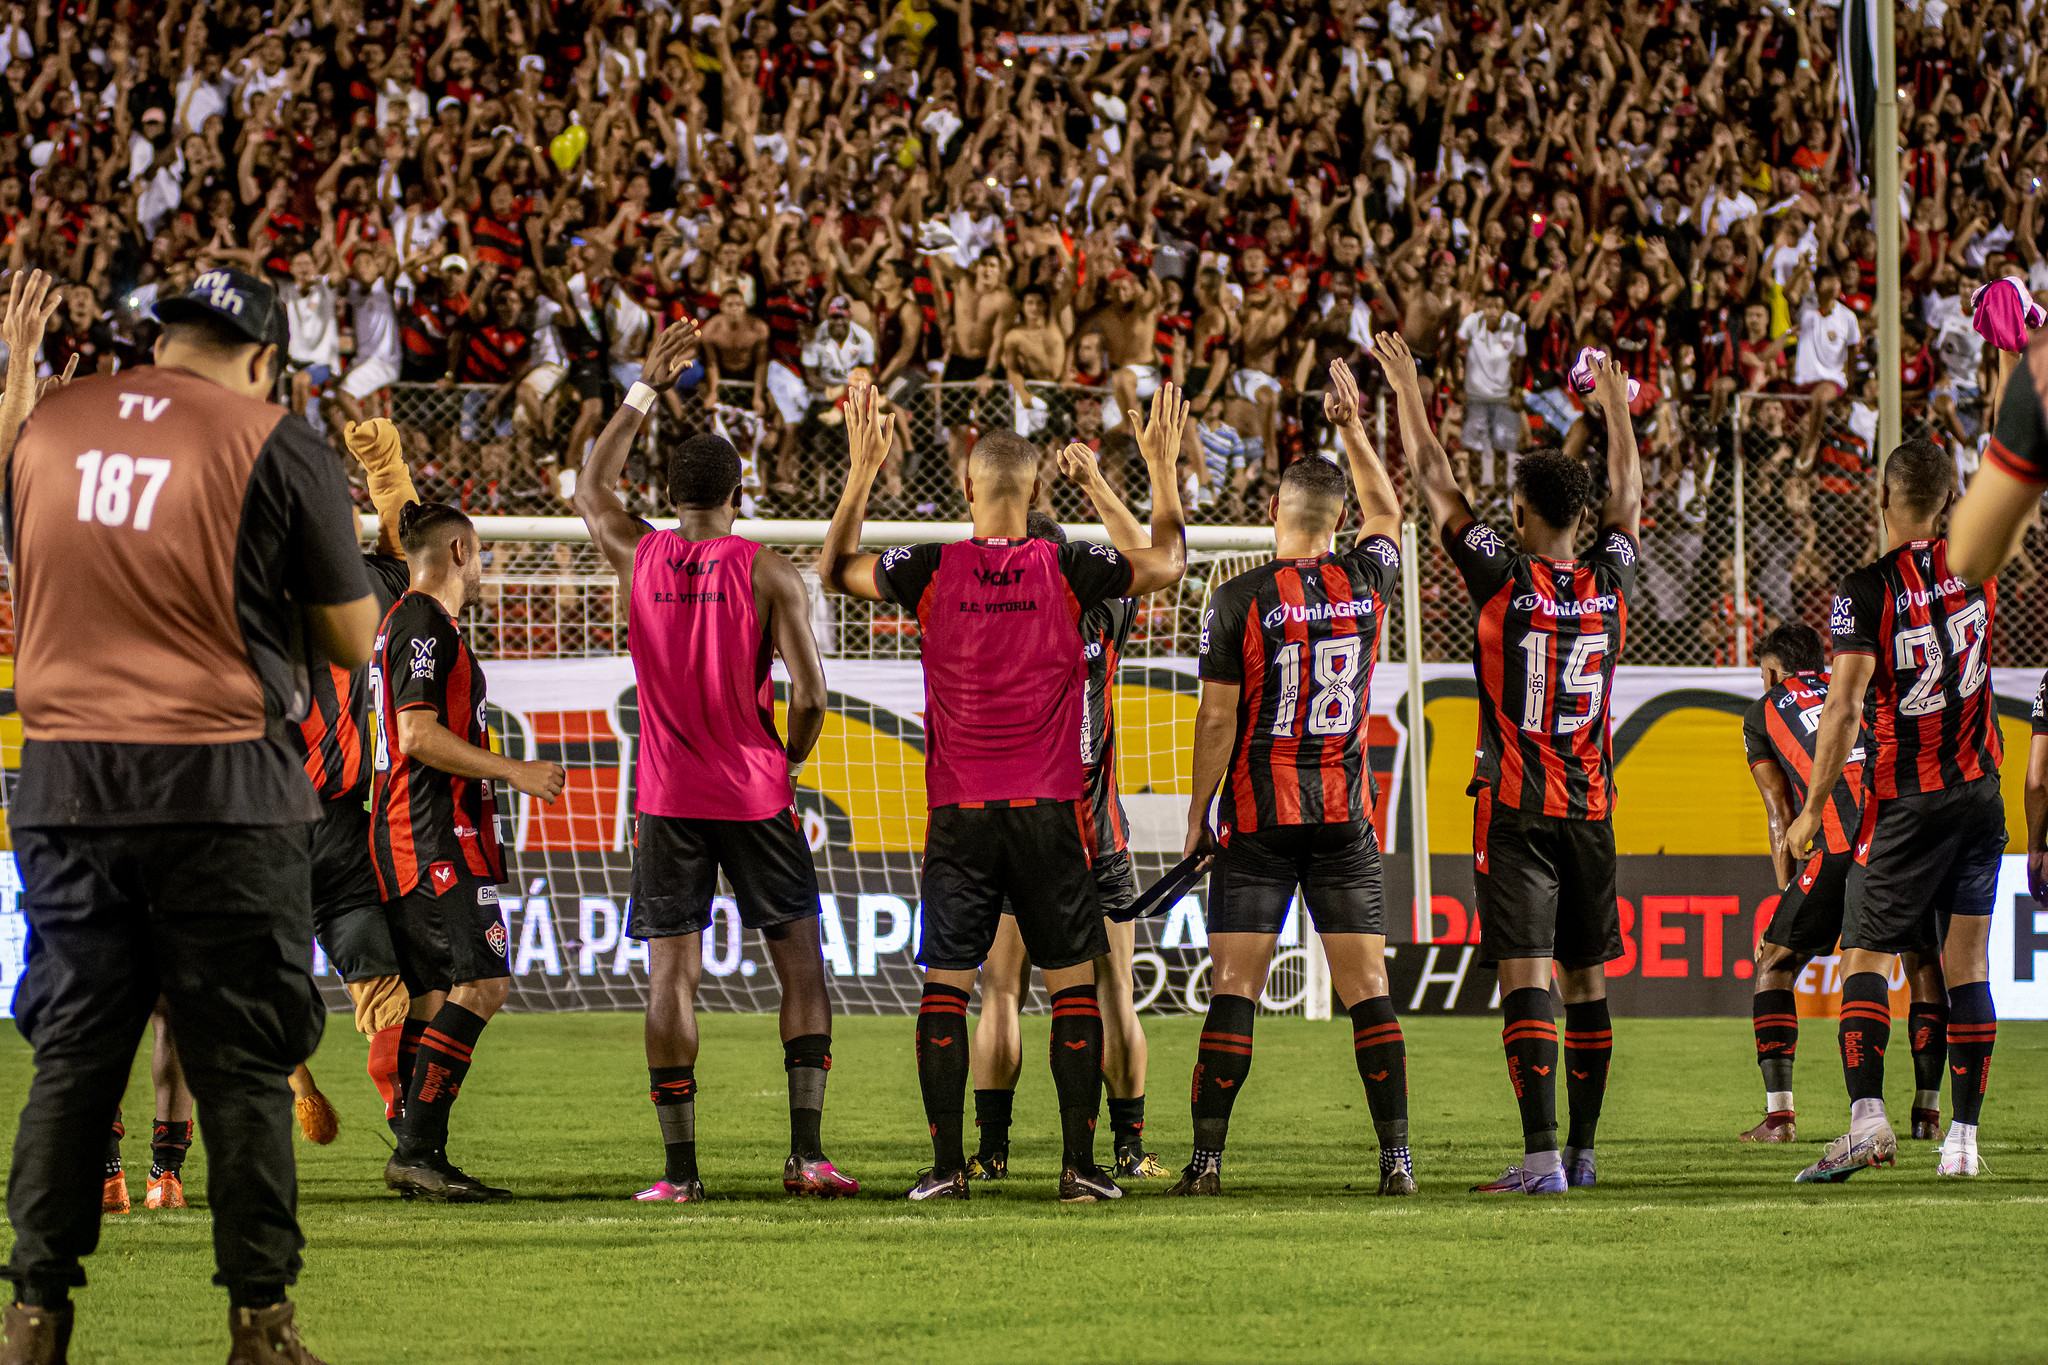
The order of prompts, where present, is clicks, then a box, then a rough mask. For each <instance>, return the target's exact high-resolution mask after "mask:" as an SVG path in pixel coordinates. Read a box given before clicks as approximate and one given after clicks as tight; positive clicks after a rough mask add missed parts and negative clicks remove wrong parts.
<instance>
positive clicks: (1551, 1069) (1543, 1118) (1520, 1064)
mask: <svg viewBox="0 0 2048 1365" xmlns="http://www.w3.org/2000/svg"><path fill="white" fill-rule="evenodd" d="M1500 1012H1501V1018H1502V1019H1503V1020H1504V1021H1505V1022H1504V1023H1503V1025H1502V1027H1501V1031H1500V1042H1501V1047H1502V1048H1503V1049H1504V1050H1505V1051H1506V1052H1507V1055H1508V1081H1509V1083H1510V1084H1512V1085H1513V1086H1514V1088H1515V1103H1516V1105H1517V1106H1518V1107H1519V1108H1520V1109H1521V1111H1522V1150H1523V1151H1524V1152H1554V1151H1556V1150H1557V1024H1556V1022H1555V1020H1554V1016H1553V1014H1552V1010H1551V1004H1550V992H1549V991H1547V990H1545V989H1544V988H1543V987H1541V986H1524V987H1522V988H1521V989H1520V990H1515V991H1509V992H1508V993H1507V995H1506V996H1505V997H1504V998H1503V999H1502V1000H1501V1002H1500Z"/></svg>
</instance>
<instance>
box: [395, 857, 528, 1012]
mask: <svg viewBox="0 0 2048 1365" xmlns="http://www.w3.org/2000/svg"><path fill="white" fill-rule="evenodd" d="M436 868H440V869H444V870H446V871H445V880H444V877H443V876H440V875H436V872H435V869H436ZM437 886H438V887H441V888H442V890H441V891H440V893H439V894H438V895H437V894H435V888H436V887H437ZM384 918H385V922H386V923H388V924H389V925H390V926H391V941H392V944H393V946H395V947H396V948H397V949H398V975H399V979H400V980H402V981H404V982H405V990H406V993H407V994H408V995H416V996H417V995H425V994H427V993H428V992H429V991H445V990H448V989H449V988H451V987H454V986H459V985H461V984H463V983H464V982H466V981H491V980H494V979H496V978H499V977H507V976H510V975H512V972H511V969H510V968H509V967H508V966H507V965H506V959H505V949H506V946H507V945H506V937H505V921H504V919H503V917H501V916H500V914H499V913H498V888H497V886H496V884H495V883H493V882H491V881H490V880H489V879H488V878H484V877H472V876H471V875H469V873H468V872H467V871H464V870H461V869H450V868H449V865H448V864H447V863H435V864H433V865H432V866H431V867H429V868H428V869H427V871H426V874H425V875H424V876H422V877H421V878H420V880H419V884H418V885H417V886H415V887H413V889H412V890H410V891H408V892H406V893H405V894H404V895H403V896H400V897H399V898H398V899H397V900H395V901H386V902H385V903H384Z"/></svg>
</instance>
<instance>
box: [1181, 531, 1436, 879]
mask: <svg viewBox="0 0 2048 1365" xmlns="http://www.w3.org/2000/svg"><path fill="white" fill-rule="evenodd" d="M1400 571H1401V549H1400V547H1399V546H1398V545H1396V544H1395V543H1394V542H1393V541H1391V540H1389V539H1388V538H1387V537H1385V536H1370V537H1366V538H1363V539H1361V540H1360V541H1359V542H1358V543H1357V544H1356V545H1354V546H1352V547H1351V548H1350V549H1349V550H1346V551H1345V552H1344V553H1342V554H1325V555H1321V556H1318V557H1317V558H1315V559H1276V560H1273V561H1272V562H1270V563H1267V564H1262V565H1260V566H1259V567H1258V568H1256V569H1253V570H1252V571H1251V572H1250V573H1243V574H1239V575H1238V576H1237V577H1236V578H1233V579H1231V580H1230V581H1229V582H1228V583H1225V584H1224V585H1223V586H1222V587H1220V588H1217V589H1215V590H1214V591H1213V592H1211V593H1210V595H1209V604H1208V607H1207V608H1206V609H1205V610H1204V611H1203V613H1202V636H1201V673H1202V677H1203V678H1204V679H1205V680H1207V681H1212V682H1219V683H1234V684H1236V685H1237V686H1238V687H1239V688H1240V689H1241V690H1240V691H1239V693H1238V699H1237V738H1236V741H1235V742H1234V743H1233V744H1232V746H1231V752H1230V767H1229V769H1228V771H1227V772H1226V773H1225V775H1224V778H1223V799H1222V802H1221V803H1220V805H1219V807H1218V809H1217V813H1216V829H1217V833H1218V834H1219V835H1220V836H1222V837H1223V838H1225V839H1228V838H1229V837H1230V835H1231V834H1232V833H1239V834H1243V833H1249V832H1250V831H1252V830H1259V829H1266V828H1269V827H1271V826H1274V825H1322V824H1330V825H1335V824H1343V823H1345V822H1346V821H1350V820H1363V819H1365V818H1366V810H1367V808H1368V807H1370V806H1371V805H1372V804H1373V803H1374V801H1375V799H1376V798H1375V794H1374V792H1373V790H1372V785H1373V779H1372V773H1371V771H1370V769H1369V768H1368V767H1367V766H1366V763H1365V729H1366V719H1365V718H1366V712H1367V709H1368V706H1369V703H1370V701H1371V698H1372V666H1373V657H1374V655H1375V653H1376V652H1377V650H1378V642H1379V633H1380V626H1381V624H1382V623H1383V621H1384V620H1385V618H1386V601H1387V598H1388V595H1389V593H1390V592H1391V591H1392V590H1393V587H1394V583H1395V579H1396V577H1397V575H1399V573H1400Z"/></svg>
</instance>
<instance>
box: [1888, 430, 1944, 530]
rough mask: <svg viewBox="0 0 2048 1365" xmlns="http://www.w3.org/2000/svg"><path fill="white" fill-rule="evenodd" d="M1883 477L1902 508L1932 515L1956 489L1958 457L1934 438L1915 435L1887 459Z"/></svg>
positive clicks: (1919, 513)
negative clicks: (1956, 463) (1949, 452)
mask: <svg viewBox="0 0 2048 1365" xmlns="http://www.w3.org/2000/svg"><path fill="white" fill-rule="evenodd" d="M1884 481H1885V484H1886V486H1887V487H1889V488H1890V489H1891V490H1892V497H1894V498H1896V499H1897V500H1898V502H1899V504H1900V508H1901V510H1902V511H1906V512H1910V513H1912V514H1913V515H1914V516H1917V517H1931V516H1933V515H1934V514H1935V513H1936V512H1939V511H1940V510H1941V508H1942V504H1943V503H1945V502H1947V501H1948V498H1949V494H1951V493H1953V492H1955V490H1956V465H1955V461H1954V460H1951V459H1950V458H1949V454H1948V452H1947V451H1946V450H1943V449H1942V448H1941V447H1940V446H1938V445H1936V444H1935V443H1934V442H1932V441H1930V440H1928V439H1926V438H1925V437H1921V436H1916V437H1914V438H1913V439H1912V440H1910V441H1908V442H1906V443H1905V444H1904V445H1902V446H1900V447H1899V448H1898V449H1897V450H1894V451H1893V452H1892V457H1891V458H1890V459H1889V460H1886V461H1885V464H1884Z"/></svg>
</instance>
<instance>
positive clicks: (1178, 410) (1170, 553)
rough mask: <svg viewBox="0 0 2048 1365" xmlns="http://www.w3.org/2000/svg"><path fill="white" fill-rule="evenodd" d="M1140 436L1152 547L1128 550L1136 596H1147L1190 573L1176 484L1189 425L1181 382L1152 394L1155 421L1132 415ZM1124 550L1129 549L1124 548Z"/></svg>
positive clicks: (1127, 556) (1134, 426)
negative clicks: (1184, 433) (1149, 490)
mask: <svg viewBox="0 0 2048 1365" xmlns="http://www.w3.org/2000/svg"><path fill="white" fill-rule="evenodd" d="M1126 420H1128V421H1129V422H1130V424H1131V430H1132V431H1133V432H1135V433H1137V437H1138V453H1139V454H1141V455H1143V456H1144V457H1145V468H1146V470H1147V471H1148V472H1149V473H1150V475H1151V480H1152V543H1151V544H1150V545H1148V546H1146V547H1145V548H1144V549H1142V550H1139V549H1133V550H1127V551H1125V555H1124V557H1125V558H1127V559H1129V560H1130V561H1131V593H1132V595H1133V596H1143V595H1144V594H1145V593H1148V592H1157V591H1158V590H1159V589H1161V588H1170V587H1172V586H1173V585H1174V584H1176V583H1178V582H1180V580H1181V575H1183V574H1185V573H1186V572H1187V569H1188V545H1187V527H1186V525H1185V523H1184V522H1183V520H1182V515H1181V507H1180V490H1179V488H1178V487H1177V486H1176V484H1175V479H1176V474H1175V468H1176V463H1177V461H1178V460H1179V459H1180V440H1181V433H1182V431H1183V430H1185V429H1186V427H1187V421H1188V400H1187V399H1186V398H1184V397H1182V396H1181V391H1180V387H1179V386H1178V385H1175V384H1161V385H1160V386H1159V388H1158V391H1157V392H1155V393H1154V394H1153V395H1152V417H1151V420H1150V421H1149V422H1147V421H1144V420H1143V419H1142V418H1141V417H1140V415H1139V414H1138V413H1137V412H1135V411H1132V412H1129V413H1127V414H1126ZM1117 548H1118V549H1120V550H1121V549H1123V547H1122V546H1118V547H1117Z"/></svg>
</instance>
